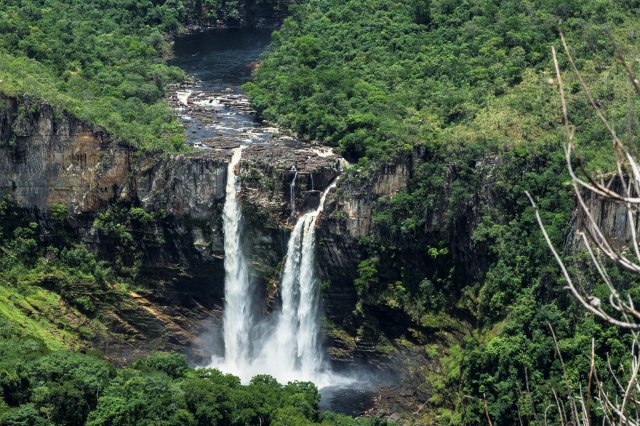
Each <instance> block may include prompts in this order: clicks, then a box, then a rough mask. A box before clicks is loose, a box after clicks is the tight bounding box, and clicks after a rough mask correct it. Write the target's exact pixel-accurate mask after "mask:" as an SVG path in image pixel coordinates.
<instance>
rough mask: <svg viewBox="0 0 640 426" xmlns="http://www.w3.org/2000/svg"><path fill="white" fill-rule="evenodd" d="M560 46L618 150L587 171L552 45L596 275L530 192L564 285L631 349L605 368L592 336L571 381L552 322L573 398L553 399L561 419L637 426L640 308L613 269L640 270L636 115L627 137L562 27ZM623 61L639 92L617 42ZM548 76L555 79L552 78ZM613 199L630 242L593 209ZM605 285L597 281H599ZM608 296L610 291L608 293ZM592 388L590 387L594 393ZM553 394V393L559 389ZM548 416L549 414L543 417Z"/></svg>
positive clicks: (585, 239) (584, 237) (583, 236)
mask: <svg viewBox="0 0 640 426" xmlns="http://www.w3.org/2000/svg"><path fill="white" fill-rule="evenodd" d="M560 39H561V42H562V47H563V51H564V53H565V56H566V60H567V62H568V64H569V66H570V69H571V71H572V73H573V76H574V77H575V78H576V80H577V82H578V85H579V87H580V89H581V90H582V93H583V94H584V95H585V97H586V99H587V101H588V103H589V104H590V106H591V108H592V109H593V111H594V112H595V114H596V116H597V117H598V119H599V120H600V121H601V122H602V124H603V126H604V127H605V128H606V131H607V133H608V135H609V136H610V137H611V141H612V147H613V153H614V156H615V171H614V172H613V173H612V175H610V176H608V177H607V180H606V181H605V178H604V177H598V176H596V175H594V173H593V172H591V171H590V170H589V168H588V167H587V165H586V164H585V162H584V161H583V160H582V159H581V158H580V156H579V154H578V152H577V149H576V145H575V142H574V138H575V135H576V128H574V127H573V126H572V123H571V120H570V116H569V112H568V111H569V109H568V103H567V99H566V90H565V87H564V84H563V79H562V73H561V72H560V66H559V62H558V56H557V54H556V51H555V49H553V48H552V56H553V63H554V68H555V76H556V79H555V83H556V84H557V87H558V90H559V93H560V99H561V105H562V117H563V127H564V135H565V138H566V145H565V146H564V151H565V157H566V163H567V170H568V172H569V175H570V177H571V186H572V188H573V192H574V194H575V198H576V200H577V204H578V211H579V212H580V213H581V214H582V216H583V218H584V219H583V225H582V229H580V230H579V231H578V239H579V241H580V243H581V245H582V247H584V250H585V251H586V253H587V254H588V262H589V263H588V264H589V265H590V267H591V268H592V269H593V270H595V274H594V275H595V277H596V279H597V280H598V281H594V280H591V281H588V282H585V281H584V280H583V278H584V275H585V274H584V273H582V272H581V270H580V260H579V259H578V258H577V257H576V258H574V265H573V266H567V264H566V262H565V260H564V259H563V257H562V256H561V255H560V254H559V253H558V250H557V249H556V248H555V247H554V244H553V243H552V242H551V238H550V237H549V234H548V232H547V229H546V228H545V225H544V223H543V221H542V219H541V216H540V213H539V210H538V206H537V205H536V203H535V202H534V200H533V198H531V196H530V195H529V194H527V195H528V196H529V198H530V200H531V203H532V204H533V206H534V208H535V210H536V218H537V220H538V224H539V225H540V228H541V230H542V232H543V234H544V237H545V240H546V242H547V244H548V246H549V248H550V249H551V251H552V253H553V255H554V257H555V259H556V261H557V263H558V265H559V266H560V269H561V271H562V275H563V276H564V278H565V280H566V283H567V287H566V288H567V289H568V290H569V292H570V293H571V295H572V296H573V297H574V298H575V299H576V300H577V301H578V302H579V303H580V305H581V306H582V307H583V308H584V309H585V310H586V311H587V312H589V313H591V314H593V315H595V316H596V317H598V318H600V319H601V320H603V321H605V322H606V323H608V324H610V325H612V326H614V327H617V328H620V329H622V330H626V331H627V332H628V333H630V335H631V338H632V339H631V340H632V343H631V345H630V348H629V357H628V359H627V360H625V364H626V365H622V366H618V365H614V364H613V363H612V362H611V361H610V360H609V359H608V358H607V362H606V370H605V371H601V369H599V368H598V367H597V362H596V347H595V343H594V340H593V339H592V345H591V354H590V359H591V363H590V368H589V371H588V374H586V376H587V383H586V385H585V384H580V385H579V386H577V387H576V386H572V384H571V383H570V381H569V380H568V379H567V378H566V370H564V361H563V359H562V354H561V351H560V349H559V347H558V344H557V340H556V337H555V333H554V332H553V329H551V333H552V335H553V338H554V341H555V342H556V350H557V355H558V358H559V360H560V362H561V364H562V366H563V371H564V373H565V385H566V386H567V390H568V393H569V399H568V401H567V404H566V405H565V404H564V403H563V402H562V401H561V400H559V399H558V398H557V397H556V398H555V400H556V406H557V409H558V414H559V417H560V422H561V423H562V424H577V425H591V424H595V421H596V420H598V423H602V424H621V425H622V424H624V425H640V381H639V379H638V373H639V372H640V359H639V355H640V348H639V346H638V345H639V343H640V342H639V340H638V338H639V335H638V330H640V311H638V310H637V309H636V308H635V303H634V299H637V296H638V294H637V290H638V289H637V288H634V286H629V285H624V283H623V284H621V283H620V280H616V279H615V276H616V275H619V274H620V271H621V270H622V271H628V272H630V273H632V274H640V244H639V241H638V214H639V213H640V165H639V164H638V162H637V159H636V158H637V157H636V155H634V152H635V150H634V146H633V144H632V141H633V138H632V134H633V130H632V129H633V117H632V115H631V111H629V114H628V117H629V120H628V123H627V129H626V130H627V138H626V139H625V140H623V139H622V138H621V137H620V136H618V134H617V133H616V130H615V126H614V125H613V124H612V123H611V122H610V120H609V119H607V117H606V116H605V113H604V112H603V109H602V107H601V105H600V103H599V102H598V101H597V100H596V98H595V97H594V96H593V95H592V92H591V91H590V89H589V87H588V85H587V84H586V82H585V79H584V78H583V75H582V73H581V72H580V71H579V70H578V67H577V66H576V63H575V61H574V59H573V57H572V55H571V51H570V49H569V46H568V45H567V42H566V40H565V37H564V35H563V34H562V32H561V33H560ZM616 53H617V56H618V59H619V62H620V64H621V65H622V66H623V68H624V71H625V73H626V75H627V78H628V80H629V83H630V87H631V89H632V90H633V91H634V92H635V94H636V95H637V96H640V85H639V83H638V80H637V79H636V78H635V76H634V73H633V71H632V68H631V66H630V65H629V63H628V62H627V61H626V60H625V58H624V56H623V54H622V53H621V51H619V50H618V49H616ZM550 82H554V81H553V80H551V81H550ZM594 200H595V201H597V203H602V202H608V203H613V204H615V205H619V206H621V207H622V208H623V209H624V212H625V216H626V220H627V223H628V228H629V232H630V241H629V243H628V244H627V245H625V246H620V245H616V244H614V243H613V242H612V240H611V238H610V235H608V232H607V230H606V229H604V227H603V226H602V223H601V222H600V221H599V220H598V217H597V216H596V211H595V208H596V203H594V202H593V201H594ZM597 283H599V284H603V285H600V286H598V285H594V284H597ZM603 296H606V297H603ZM592 392H593V394H592ZM554 396H555V393H554ZM545 422H546V416H545Z"/></svg>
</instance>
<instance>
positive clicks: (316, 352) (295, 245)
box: [254, 181, 337, 386]
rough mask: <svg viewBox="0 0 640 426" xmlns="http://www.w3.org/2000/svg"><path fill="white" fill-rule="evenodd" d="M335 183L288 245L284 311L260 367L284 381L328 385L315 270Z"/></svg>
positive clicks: (301, 221)
mask: <svg viewBox="0 0 640 426" xmlns="http://www.w3.org/2000/svg"><path fill="white" fill-rule="evenodd" d="M336 183H337V181H334V182H333V183H332V184H331V185H330V186H329V187H328V188H327V189H325V191H324V192H323V194H322V197H321V198H320V203H319V204H318V207H317V208H316V209H315V210H313V211H311V212H308V213H305V214H304V215H302V216H301V217H300V218H299V219H298V222H297V223H296V225H295V227H294V228H293V231H292V232H291V236H290V237H289V243H288V245H287V257H286V261H285V265H284V270H283V273H282V282H281V286H280V288H281V298H282V310H281V312H280V314H279V316H278V320H277V323H276V325H275V328H274V329H273V330H272V332H271V334H270V336H269V337H268V338H267V339H266V340H265V342H264V343H263V346H262V351H261V354H260V357H259V359H256V360H255V361H256V362H255V363H254V364H255V366H256V367H262V368H261V369H262V371H263V372H265V373H267V374H271V375H272V376H274V377H275V378H276V379H278V380H279V381H282V382H287V381H290V380H310V381H313V382H315V383H316V384H318V385H320V386H321V385H324V384H328V383H329V380H328V379H330V375H329V373H328V372H327V371H325V365H324V362H323V355H322V350H321V347H320V342H319V340H318V336H319V334H320V324H319V322H320V318H319V315H318V314H319V312H318V305H319V292H320V289H319V279H318V274H317V271H316V222H317V220H318V216H319V215H320V213H321V212H322V210H323V208H324V203H325V200H326V198H327V194H328V193H329V191H331V189H332V188H334V187H335V186H336Z"/></svg>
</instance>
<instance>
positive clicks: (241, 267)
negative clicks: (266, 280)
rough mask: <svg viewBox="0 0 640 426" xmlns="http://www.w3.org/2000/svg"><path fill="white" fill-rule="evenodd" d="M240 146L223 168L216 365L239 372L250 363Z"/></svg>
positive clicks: (249, 291) (249, 309) (247, 273)
mask: <svg viewBox="0 0 640 426" xmlns="http://www.w3.org/2000/svg"><path fill="white" fill-rule="evenodd" d="M242 149H243V147H238V148H236V149H234V151H233V156H232V157H231V161H230V162H229V166H228V169H227V186H226V198H225V202H224V209H223V222H224V253H225V255H224V273H225V286H224V298H225V307H224V318H223V321H224V323H223V336H224V346H225V352H224V362H223V365H220V366H219V367H221V368H223V369H225V370H227V371H228V372H230V373H233V374H236V375H242V373H243V372H244V369H245V367H246V365H247V364H249V362H250V357H249V354H250V347H251V341H250V339H249V335H250V331H251V328H252V326H253V318H252V309H251V300H252V297H251V294H252V293H251V289H250V279H249V271H248V267H247V260H246V258H245V255H244V251H243V248H242V244H241V231H242V228H241V227H242V212H241V211H240V205H239V203H238V196H237V194H238V189H239V186H240V179H239V178H238V177H237V176H236V173H235V168H236V165H237V164H238V163H239V162H240V158H241V157H242Z"/></svg>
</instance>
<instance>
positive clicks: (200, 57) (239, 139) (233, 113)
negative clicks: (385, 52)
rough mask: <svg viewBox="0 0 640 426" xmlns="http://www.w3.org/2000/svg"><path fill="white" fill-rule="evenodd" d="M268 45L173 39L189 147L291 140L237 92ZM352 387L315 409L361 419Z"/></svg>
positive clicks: (176, 95) (247, 33) (363, 400)
mask: <svg viewBox="0 0 640 426" xmlns="http://www.w3.org/2000/svg"><path fill="white" fill-rule="evenodd" d="M270 40H271V32H270V31H269V30H264V29H251V30H248V29H212V30H206V31H202V32H197V33H192V34H187V35H183V36H179V37H177V38H176V39H175V44H174V49H173V51H174V57H173V59H172V61H171V64H172V65H174V66H177V67H180V68H181V69H183V70H184V71H185V72H186V73H187V74H188V75H189V76H190V77H191V81H190V82H189V83H187V84H184V85H181V86H180V87H177V88H175V90H174V91H172V92H170V94H169V96H170V99H169V100H170V102H171V103H172V104H173V105H174V106H175V108H176V109H177V110H178V111H180V121H181V122H182V123H183V124H184V125H185V132H186V138H187V142H188V143H190V144H192V145H194V146H195V147H196V148H199V149H205V150H206V149H215V148H219V147H220V146H237V145H238V143H240V144H247V143H269V142H270V141H271V140H272V139H273V138H275V137H277V138H280V139H282V138H290V139H293V138H291V137H288V136H286V135H285V136H283V134H282V132H280V131H279V130H278V129H276V128H273V127H270V126H266V125H264V124H262V123H259V122H258V121H257V120H256V117H255V112H254V111H252V109H251V107H250V105H249V100H248V98H247V97H246V96H245V95H244V94H243V92H242V89H241V85H242V84H243V83H245V82H247V81H249V80H250V78H251V72H252V70H253V69H254V67H255V65H256V63H257V61H259V59H260V55H261V53H262V52H263V51H264V49H265V48H266V47H267V46H268V44H269V42H270ZM355 387H356V388H357V389H356V388H354V387H349V388H345V387H331V386H329V387H324V388H322V389H320V394H321V402H320V408H321V409H324V410H332V411H337V412H341V413H344V414H348V415H352V416H358V415H361V414H363V413H364V412H365V411H366V410H367V409H368V408H370V407H371V406H372V404H373V402H372V401H373V397H374V391H373V390H368V389H367V388H368V386H366V385H363V383H362V382H359V383H357V384H356V386H355Z"/></svg>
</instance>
